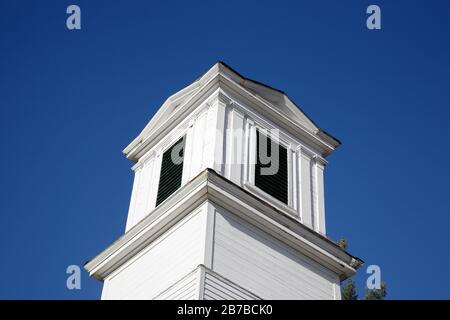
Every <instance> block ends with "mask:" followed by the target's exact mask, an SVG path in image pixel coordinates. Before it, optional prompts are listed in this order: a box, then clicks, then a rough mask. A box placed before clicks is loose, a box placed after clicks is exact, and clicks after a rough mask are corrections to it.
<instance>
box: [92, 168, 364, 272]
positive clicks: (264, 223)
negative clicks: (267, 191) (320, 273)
mask: <svg viewBox="0 0 450 320" xmlns="http://www.w3.org/2000/svg"><path fill="white" fill-rule="evenodd" d="M205 201H210V202H212V203H213V204H215V205H218V206H220V207H222V208H224V209H226V210H227V211H229V212H231V213H232V214H235V215H237V216H239V217H241V218H243V219H245V220H246V221H248V222H249V223H252V224H253V225H255V226H257V227H258V228H261V229H262V230H264V231H265V232H268V233H270V234H272V235H273V236H274V237H277V238H278V239H280V240H281V241H283V242H285V243H287V244H288V245H290V246H291V247H293V248H294V249H296V250H298V251H299V252H302V253H303V254H305V255H306V256H308V257H310V258H312V259H313V260H315V261H317V262H319V263H320V264H322V265H324V266H326V267H327V268H329V269H330V270H332V271H334V272H336V273H337V274H339V276H340V278H341V279H345V278H347V277H349V276H352V275H353V274H354V273H355V272H356V267H355V266H356V264H355V261H360V264H362V261H361V260H360V259H358V258H356V257H353V256H351V255H350V254H348V253H347V252H345V251H343V250H342V249H341V248H339V246H338V245H337V244H335V243H334V242H333V241H331V240H329V239H328V238H326V237H325V236H323V235H321V234H319V233H317V232H315V231H313V230H311V229H309V228H308V227H306V226H305V225H303V224H302V223H301V222H299V221H298V220H297V219H295V218H293V217H292V216H291V215H290V214H289V213H288V212H283V211H280V210H279V209H277V208H275V207H273V206H272V205H271V204H270V203H269V202H267V201H264V200H262V199H260V198H258V197H257V196H255V195H253V194H251V193H250V192H248V191H246V190H244V189H242V188H241V187H239V186H237V185H235V184H234V183H232V182H231V181H229V180H227V179H225V178H224V177H222V176H220V175H218V174H217V173H215V172H214V171H212V170H210V169H207V170H205V171H203V172H202V173H201V174H199V175H198V176H197V177H196V178H194V179H193V180H191V181H190V182H188V183H187V184H186V185H184V186H183V187H181V188H180V189H179V190H178V191H177V192H175V193H174V194H173V195H172V196H171V197H169V198H168V199H167V200H166V201H165V202H163V203H162V204H161V205H160V206H158V207H157V208H156V209H154V210H153V211H152V212H151V213H149V214H148V215H147V216H146V217H145V218H144V219H143V220H141V221H140V222H139V223H137V224H136V225H135V226H134V227H133V228H131V229H130V230H128V231H127V232H126V233H125V234H124V235H123V236H121V237H120V238H119V239H118V240H117V241H115V242H114V243H113V244H112V245H110V246H109V247H108V248H107V249H105V250H104V251H103V252H101V253H100V254H99V255H97V256H96V257H95V258H93V259H92V260H90V261H89V262H87V263H86V264H85V269H86V270H87V271H88V272H89V274H90V275H91V276H93V277H95V278H96V279H99V280H103V279H105V278H106V277H107V276H108V275H109V274H111V273H112V272H113V271H114V270H116V269H117V268H119V267H120V266H121V265H122V264H123V263H125V262H126V261H128V260H129V259H131V258H132V257H133V256H134V255H135V254H137V253H138V252H140V251H141V250H142V249H144V248H145V247H146V246H148V245H149V244H150V243H151V242H153V241H154V240H156V239H157V238H158V237H159V236H160V235H162V234H163V233H164V232H166V231H167V230H169V229H170V228H171V227H172V226H174V225H175V224H176V223H177V222H178V221H180V220H181V219H182V218H184V217H185V216H187V215H188V214H190V213H191V212H192V211H193V210H195V208H196V207H198V206H200V205H201V204H202V203H204V202H205ZM352 261H353V262H352ZM352 264H353V266H352ZM358 266H360V265H358Z"/></svg>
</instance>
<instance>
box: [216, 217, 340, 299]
mask: <svg viewBox="0 0 450 320" xmlns="http://www.w3.org/2000/svg"><path fill="white" fill-rule="evenodd" d="M214 239H215V241H214V260H213V270H214V271H215V272H217V273H219V274H221V275H222V276H224V277H225V278H227V279H230V280H231V281H232V282H235V283H238V284H239V285H241V286H242V287H245V288H246V289H248V290H249V291H251V292H253V293H254V294H256V295H258V296H260V297H261V298H263V299H335V294H334V289H335V288H334V284H335V283H336V282H337V281H338V280H337V279H336V276H335V275H333V274H332V273H331V272H329V271H327V270H326V269H325V268H324V267H323V266H321V265H319V264H318V263H316V262H314V261H312V260H311V259H309V258H307V257H305V256H303V255H301V254H300V253H298V252H296V251H294V250H293V249H292V248H290V247H289V246H288V245H286V244H284V243H282V242H281V241H279V240H277V239H275V238H274V237H272V236H271V235H269V234H267V233H264V232H262V231H261V230H260V229H258V228H256V227H254V226H251V225H250V224H249V223H247V222H245V221H243V220H241V219H240V218H237V217H236V216H234V215H232V214H230V213H228V212H225V211H224V210H223V209H221V210H219V211H218V212H217V215H216V225H215V238H214Z"/></svg>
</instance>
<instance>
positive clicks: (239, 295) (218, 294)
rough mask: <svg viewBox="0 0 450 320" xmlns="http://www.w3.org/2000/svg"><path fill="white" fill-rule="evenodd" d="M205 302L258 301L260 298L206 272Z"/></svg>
mask: <svg viewBox="0 0 450 320" xmlns="http://www.w3.org/2000/svg"><path fill="white" fill-rule="evenodd" d="M203 295H204V296H203V298H204V299H205V300H256V299H259V297H258V296H256V295H254V294H252V293H251V292H249V291H248V290H246V289H244V288H242V287H240V286H238V285H237V284H235V283H232V282H231V281H229V280H227V279H224V278H222V277H220V276H219V275H217V274H214V273H211V272H208V271H207V272H206V273H205V281H204V294H203Z"/></svg>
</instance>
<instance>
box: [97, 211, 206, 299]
mask: <svg viewBox="0 0 450 320" xmlns="http://www.w3.org/2000/svg"><path fill="white" fill-rule="evenodd" d="M204 208H205V207H204V206H203V207H201V208H200V209H197V210H196V211H195V212H194V214H192V215H189V216H187V217H186V218H185V219H183V220H182V221H180V222H179V223H178V224H177V225H175V226H174V227H173V228H172V229H171V230H169V231H168V232H167V233H166V234H165V235H163V236H162V237H161V238H159V239H158V240H157V242H155V243H152V244H150V245H149V246H148V247H147V248H146V249H144V250H143V251H142V252H141V253H139V254H138V255H137V256H136V257H135V258H133V259H132V260H131V261H130V262H128V263H127V264H125V265H124V266H122V267H121V268H120V269H118V270H117V271H115V272H114V273H113V274H111V275H110V276H109V277H108V278H107V279H105V284H104V286H105V287H104V290H103V292H105V293H107V294H105V296H104V297H103V298H104V299H153V298H154V297H155V296H157V295H158V294H159V293H161V292H162V291H163V290H165V289H166V288H168V287H169V286H171V285H173V283H174V280H177V279H181V278H182V277H183V276H184V275H186V274H187V273H188V272H190V271H191V270H193V269H195V267H196V266H198V265H199V264H201V263H202V261H203V255H204V232H205V228H204V214H205V211H204V210H205V209H204Z"/></svg>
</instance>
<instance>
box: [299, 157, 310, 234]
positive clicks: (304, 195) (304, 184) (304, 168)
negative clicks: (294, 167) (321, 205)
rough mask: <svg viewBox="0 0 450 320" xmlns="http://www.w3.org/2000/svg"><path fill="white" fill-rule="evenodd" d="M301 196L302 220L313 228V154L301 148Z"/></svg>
mask: <svg viewBox="0 0 450 320" xmlns="http://www.w3.org/2000/svg"><path fill="white" fill-rule="evenodd" d="M299 162H300V197H301V208H300V215H301V221H302V222H303V223H304V224H305V225H306V226H308V227H310V228H313V217H312V190H311V187H312V184H311V156H310V155H309V154H308V153H306V152H305V150H303V149H300V159H299Z"/></svg>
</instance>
